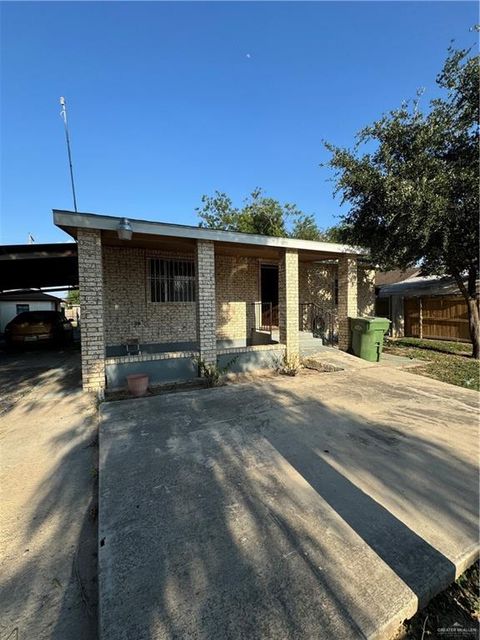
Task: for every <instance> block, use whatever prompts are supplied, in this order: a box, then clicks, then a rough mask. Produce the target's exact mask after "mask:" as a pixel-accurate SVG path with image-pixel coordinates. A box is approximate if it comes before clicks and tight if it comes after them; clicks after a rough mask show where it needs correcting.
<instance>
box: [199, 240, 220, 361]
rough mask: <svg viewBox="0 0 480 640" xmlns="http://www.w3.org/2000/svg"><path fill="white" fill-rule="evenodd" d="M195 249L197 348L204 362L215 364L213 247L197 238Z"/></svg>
mask: <svg viewBox="0 0 480 640" xmlns="http://www.w3.org/2000/svg"><path fill="white" fill-rule="evenodd" d="M196 249H197V251H196V263H197V264H196V267H197V269H196V274H197V333H198V348H199V351H200V358H201V359H202V360H203V361H204V362H205V364H215V365H216V363H217V336H216V333H217V318H216V309H215V247H214V244H213V242H211V241H210V240H197V247H196Z"/></svg>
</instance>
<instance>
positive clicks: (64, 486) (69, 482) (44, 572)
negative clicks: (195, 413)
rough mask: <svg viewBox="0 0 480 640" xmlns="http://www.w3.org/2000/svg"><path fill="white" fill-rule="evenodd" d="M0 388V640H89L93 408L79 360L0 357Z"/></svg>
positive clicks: (59, 354)
mask: <svg viewBox="0 0 480 640" xmlns="http://www.w3.org/2000/svg"><path fill="white" fill-rule="evenodd" d="M0 386H1V389H2V396H1V399H0V440H1V442H0V447H1V473H0V494H1V503H2V508H1V511H2V520H1V524H0V592H1V595H0V640H94V639H95V638H96V637H97V619H96V605H97V602H96V600H97V585H96V553H97V536H96V520H95V514H94V513H92V512H91V511H90V509H91V505H92V503H95V502H96V496H95V495H94V489H95V467H96V447H95V446H90V445H92V443H93V445H94V444H95V438H96V408H95V406H93V405H92V403H91V401H90V400H89V399H88V398H87V397H86V396H85V394H83V393H82V392H81V389H80V354H79V353H78V352H72V351H53V352H52V351H40V350H39V351H32V352H27V353H19V354H11V355H5V354H3V353H0ZM92 516H93V517H92ZM94 554H95V555H94Z"/></svg>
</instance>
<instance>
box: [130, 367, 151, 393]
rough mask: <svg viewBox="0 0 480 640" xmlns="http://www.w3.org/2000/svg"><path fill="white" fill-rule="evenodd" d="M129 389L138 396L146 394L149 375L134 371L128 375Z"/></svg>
mask: <svg viewBox="0 0 480 640" xmlns="http://www.w3.org/2000/svg"><path fill="white" fill-rule="evenodd" d="M127 385H128V390H129V391H130V393H131V394H132V396H135V397H136V398H138V397H140V396H144V395H145V394H146V393H147V389H148V375H147V374H146V373H133V374H132V375H130V376H127Z"/></svg>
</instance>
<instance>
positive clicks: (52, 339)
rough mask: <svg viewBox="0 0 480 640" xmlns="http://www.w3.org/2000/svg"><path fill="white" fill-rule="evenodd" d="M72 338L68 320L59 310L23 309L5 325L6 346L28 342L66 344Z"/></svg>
mask: <svg viewBox="0 0 480 640" xmlns="http://www.w3.org/2000/svg"><path fill="white" fill-rule="evenodd" d="M72 339H73V327H72V324H71V321H70V320H67V319H66V318H65V316H64V315H63V314H62V313H60V312H59V311H24V312H23V313H19V314H18V316H16V317H15V318H14V319H13V320H11V321H10V322H9V323H8V324H7V326H6V327H5V342H6V344H7V347H10V348H11V347H15V346H17V347H20V346H24V345H30V344H40V343H42V344H43V343H51V344H66V343H69V342H71V341H72Z"/></svg>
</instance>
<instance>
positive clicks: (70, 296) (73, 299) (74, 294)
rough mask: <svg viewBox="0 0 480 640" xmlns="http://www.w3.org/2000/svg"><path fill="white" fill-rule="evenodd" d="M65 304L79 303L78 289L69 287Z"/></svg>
mask: <svg viewBox="0 0 480 640" xmlns="http://www.w3.org/2000/svg"><path fill="white" fill-rule="evenodd" d="M66 301H67V304H68V305H72V304H80V291H79V290H78V289H70V291H69V292H68V293H67V298H66Z"/></svg>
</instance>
